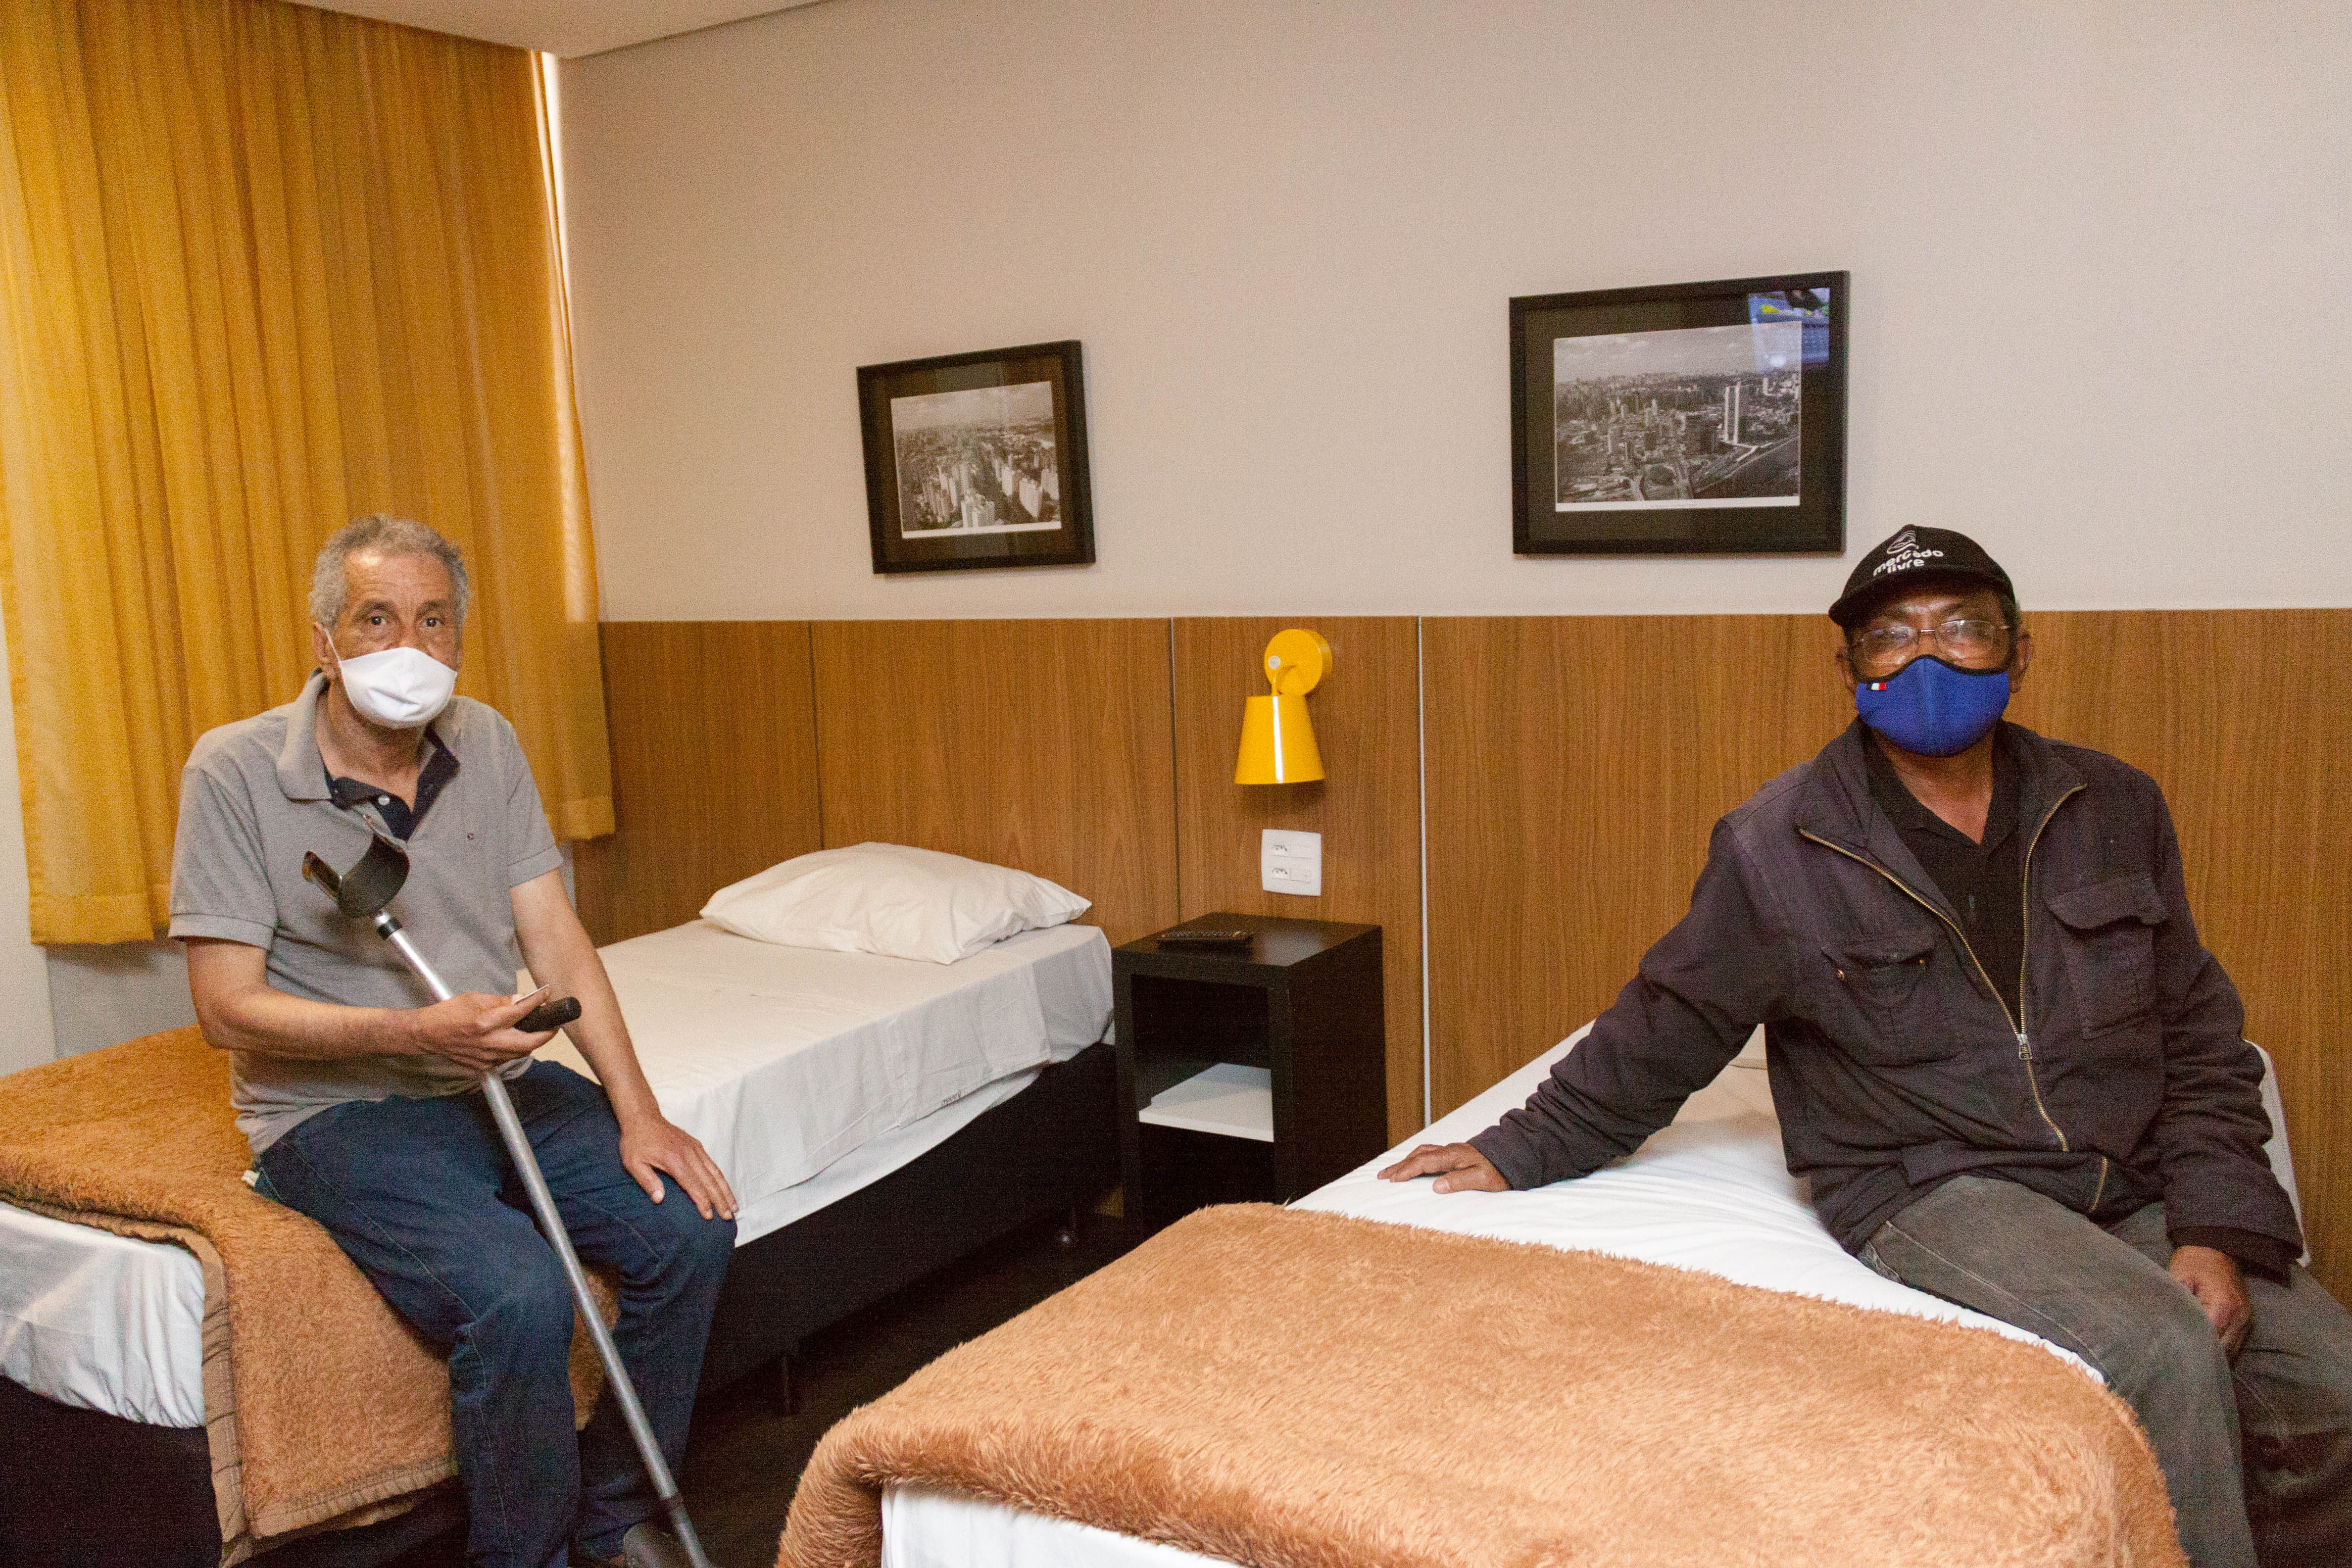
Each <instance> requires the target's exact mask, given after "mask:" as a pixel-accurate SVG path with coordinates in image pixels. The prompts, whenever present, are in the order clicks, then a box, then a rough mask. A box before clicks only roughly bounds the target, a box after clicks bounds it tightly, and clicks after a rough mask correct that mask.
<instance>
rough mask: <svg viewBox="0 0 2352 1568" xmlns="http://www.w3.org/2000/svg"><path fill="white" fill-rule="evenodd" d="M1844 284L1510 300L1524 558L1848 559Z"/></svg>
mask: <svg viewBox="0 0 2352 1568" xmlns="http://www.w3.org/2000/svg"><path fill="white" fill-rule="evenodd" d="M1848 308H1849V299H1848V290H1847V283H1846V275H1845V274H1844V273H1843V272H1805V273H1793V274H1790V275H1788V276H1785V277H1779V278H1740V279H1729V280H1727V281H1724V282H1718V283H1675V284H1669V285H1665V286H1662V287H1658V288H1650V289H1604V290H1601V291H1599V292H1594V293H1584V294H1545V295H1538V296H1533V297H1529V298H1526V299H1517V300H1512V301H1511V499H1512V508H1513V510H1512V519H1511V547H1512V549H1513V550H1514V551H1515V552H1517V553H1518V554H1521V555H1643V554H1648V555H1661V554H1759V555H1761V554H1781V553H1790V554H1793V553H1803V552H1827V553H1831V554H1835V553H1838V552H1843V550H1844V548H1845V360H1846V348H1845V319H1846V311H1847V310H1848Z"/></svg>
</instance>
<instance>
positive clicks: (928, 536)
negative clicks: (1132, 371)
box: [857, 339, 1095, 573]
mask: <svg viewBox="0 0 2352 1568" xmlns="http://www.w3.org/2000/svg"><path fill="white" fill-rule="evenodd" d="M857 406H858V419H859V425H860V428H861V431H862V433H863V436H864V438H865V447H866V520H867V527H868V531H869V533H870V535H871V538H872V542H873V548H874V570H875V571H876V572H877V573H900V572H971V571H984V570H988V569H991V568H996V567H1007V566H1086V565H1091V564H1093V563H1094V558H1095V533H1094V503H1093V497H1092V494H1091V491H1090V489H1089V487H1088V481H1087V398H1086V381H1085V374H1084V366H1083V363H1082V356H1081V354H1080V352H1079V346H1078V342H1077V341H1076V339H1069V340H1066V341H1064V342H1052V343H1028V344H1024V345H1023V346H1021V347H1018V348H1008V349H983V350H981V351H979V352H977V353H959V354H941V355H939V356H937V357H934V358H931V359H914V360H899V361H898V362H896V363H890V364H868V365H860V366H858V367H857Z"/></svg>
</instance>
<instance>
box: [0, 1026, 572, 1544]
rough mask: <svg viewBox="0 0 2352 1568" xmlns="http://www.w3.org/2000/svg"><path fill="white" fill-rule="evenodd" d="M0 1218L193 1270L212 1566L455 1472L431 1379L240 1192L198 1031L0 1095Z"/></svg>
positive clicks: (223, 1065) (315, 1230) (217, 1062)
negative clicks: (120, 1244) (38, 1220)
mask: <svg viewBox="0 0 2352 1568" xmlns="http://www.w3.org/2000/svg"><path fill="white" fill-rule="evenodd" d="M0 1129H5V1132H4V1133H0V1199H5V1201H6V1202H9V1203H12V1204H15V1205H17V1206H19V1207H22V1208H27V1209H32V1210H35V1211H37V1212H38V1213H41V1214H46V1215H52V1216H53V1217H56V1218H58V1219H66V1220H72V1221H75V1222H77V1223H79V1224H83V1225H89V1226H98V1227H100V1228H101V1229H105V1230H110V1231H114V1232H116V1233H117V1234H119V1235H123V1236H133V1237H142V1238H144V1239H148V1240H156V1241H169V1242H173V1243H176V1244H177V1245H179V1246H181V1247H186V1248H187V1249H188V1250H189V1251H190V1252H193V1253H194V1254H195V1256H196V1258H197V1261H198V1262H200V1263H201V1264H202V1265H203V1266H204V1275H205V1324H204V1355H205V1361H204V1384H205V1434H206V1437H207V1439H208V1443H209V1447H210V1448H211V1450H212V1461H213V1495H214V1499H215V1502H216V1504H217V1505H218V1508H219V1511H220V1530H221V1541H222V1554H221V1560H222V1562H223V1563H236V1562H238V1561H240V1560H242V1559H243V1558H245V1557H247V1556H250V1555H251V1554H252V1553H253V1552H254V1551H255V1550H256V1549H257V1547H263V1546H270V1545H275V1544H277V1541H276V1540H275V1539H272V1538H280V1537H285V1536H288V1535H290V1534H293V1533H296V1532H300V1531H310V1530H312V1529H315V1528H321V1527H327V1526H341V1525H354V1524H364V1523H367V1522H369V1521H372V1520H375V1519H381V1518H385V1517H388V1516H389V1515H391V1514H394V1513H398V1512H400V1511H402V1510H404V1509H405V1508H406V1507H408V1506H409V1505H410V1503H411V1502H412V1501H413V1499H412V1498H411V1497H410V1496H409V1495H408V1494H411V1493H414V1492H415V1491H416V1490H417V1489H420V1488H423V1487H427V1486H430V1485H432V1484H433V1483H434V1482H436V1481H438V1480H442V1479H445V1478H447V1477H449V1476H453V1475H455V1474H456V1473H457V1466H456V1462H455V1461H454V1459H453V1458H451V1456H450V1451H449V1375H448V1369H447V1367H446V1364H445V1363H443V1362H442V1360H441V1358H440V1357H439V1356H438V1355H436V1353H435V1352H434V1351H433V1350H432V1348H431V1347H430V1346H429V1345H427V1344H425V1342H423V1341H421V1340H420V1339H418V1338H417V1337H416V1335H415V1333H413V1332H412V1331H410V1330H409V1328H408V1326H407V1325H406V1324H405V1323H404V1322H403V1321H401V1319H400V1318H399V1316H398V1315H397V1314H395V1313H394V1311H393V1310H392V1309H391V1308H390V1307H388V1306H386V1305H385V1304H384V1301H383V1298H382V1297H380V1296H378V1295H377V1294H376V1292H375V1288H374V1287H373V1286H372V1285H370V1284H369V1283H368V1282H367V1279H366V1277H365V1276H364V1275H362V1273H361V1272H360V1271H359V1269H358V1268H355V1267H353V1266H352V1262H351V1260H350V1259H349V1258H345V1257H344V1256H343V1254H342V1252H341V1250H340V1249H339V1248H338V1247H336V1246H335V1244H334V1243H333V1242H332V1241H331V1240H330V1239H329V1238H328V1236H327V1233H326V1232H325V1231H323V1230H321V1229H320V1228H319V1226H316V1225H314V1224H313V1223H311V1222H310V1220H308V1219H305V1218H303V1217H302V1216H301V1215H299V1214H296V1213H295V1212H294V1211H293V1210H291V1209H289V1208H285V1207H283V1206H281V1205H278V1204H275V1203H272V1202H270V1201H269V1200H268V1199H267V1198H264V1197H261V1196H259V1195H257V1194H255V1193H254V1192H253V1191H252V1190H251V1189H250V1188H248V1187H247V1185H246V1184H245V1183H244V1181H243V1180H242V1179H241V1177H242V1173H244V1171H245V1170H246V1168H247V1165H249V1164H250V1163H251V1158H250V1154H249V1152H248V1151H247V1147H246V1142H245V1137H244V1135H243V1134H242V1133H240V1132H238V1131H237V1130H236V1121H235V1118H234V1116H233V1115H232V1113H231V1112H230V1110H229V1103H228V1058H227V1056H226V1053H224V1052H220V1051H216V1050H214V1049H213V1048H212V1047H209V1046H207V1045H205V1042H204V1037H203V1036H202V1035H201V1034H200V1033H199V1032H198V1031H196V1030H195V1029H193V1028H189V1029H175V1030H173V1031H171V1032H170V1033H168V1034H162V1035H150V1036H148V1037H146V1038H145V1039H141V1040H133V1041H131V1042H130V1043H129V1044H127V1045H121V1046H115V1047H111V1048H110V1049H107V1050H103V1051H93V1052H90V1053H89V1054H88V1055H86V1056H79V1057H69V1058H66V1059H65V1060H63V1061H58V1062H51V1063H49V1064H47V1065H46V1066H43V1067H37V1068H27V1069H26V1070H25V1071H23V1072H18V1073H14V1074H11V1075H9V1076H8V1077H6V1078H0ZM610 1307H611V1303H610V1302H608V1303H607V1309H608V1310H607V1315H608V1316H610V1315H611V1313H610ZM572 1352H573V1353H572V1391H573V1394H574V1395H575V1397H577V1398H579V1399H581V1400H582V1401H583V1407H584V1405H585V1404H586V1403H589V1402H593V1399H594V1397H595V1394H596V1391H597V1389H598V1386H599V1384H600V1373H599V1369H598V1368H597V1365H596V1362H595V1357H594V1354H593V1350H591V1349H589V1347H588V1345H587V1342H586V1339H585V1336H584V1335H583V1336H581V1337H580V1339H579V1341H578V1342H575V1344H574V1345H573V1347H572Z"/></svg>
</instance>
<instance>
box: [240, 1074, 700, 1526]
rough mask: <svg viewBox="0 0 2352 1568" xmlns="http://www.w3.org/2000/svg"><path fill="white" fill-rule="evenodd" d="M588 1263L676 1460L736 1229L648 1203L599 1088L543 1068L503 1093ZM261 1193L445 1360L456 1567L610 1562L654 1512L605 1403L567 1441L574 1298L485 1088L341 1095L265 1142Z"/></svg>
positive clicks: (681, 1199)
mask: <svg viewBox="0 0 2352 1568" xmlns="http://www.w3.org/2000/svg"><path fill="white" fill-rule="evenodd" d="M507 1090H508V1093H509V1095H510V1096H511V1097H512V1098H513V1100H514V1105H515V1110H516V1113H517V1114H518V1115H519V1116H520V1118H521V1120H522V1125H523V1131H524V1132H525V1134H526V1135H527V1136H528V1137H529V1138H530V1146H531V1148H532V1150H533V1151H534V1152H536V1153H537V1154H538V1156H539V1163H540V1169H541V1171H543V1172H544V1173H546V1176H547V1184H548V1186H549V1188H550V1189H551V1190H552V1191H553V1193H554V1194H555V1204H556V1208H557V1210H558V1212H560V1213H561V1214H562V1216H563V1225H564V1228H565V1229H566V1230H567V1231H569V1232H570V1233H571V1236H572V1245H573V1247H575V1248H577V1249H578V1251H579V1253H580V1256H581V1258H582V1259H583V1261H584V1262H587V1263H591V1264H602V1265H604V1266H606V1267H608V1268H611V1269H613V1270H614V1272H615V1273H616V1274H618V1276H619V1277H620V1281H621V1321H620V1322H619V1324H618V1325H617V1326H616V1327H615V1328H614V1331H613V1339H614V1343H615V1344H616V1345H618V1347H619V1349H620V1352H621V1360H622V1363H623V1364H624V1365H625V1366H626V1367H627V1368H628V1369H629V1375H630V1378H631V1380H632V1381H634V1382H635V1384H636V1388H637V1396H638V1398H639V1399H641V1400H642V1401H643V1402H644V1404H645V1407H646V1416H647V1417H648V1418H649V1419H650V1420H651V1422H652V1423H653V1429H654V1433H655V1436H656V1437H657V1438H658V1439H659V1441H660V1443H661V1447H662V1453H663V1456H664V1457H665V1458H667V1459H668V1461H669V1464H670V1468H672V1470H673V1471H675V1470H676V1468H677V1465H678V1462H679V1460H680V1459H681V1458H683V1457H684V1455H685V1451H686V1432H687V1425H688V1421H689V1420H690V1418H691V1417H692V1415H693V1414H694V1385H695V1380H696V1376H697V1374H698V1372H699V1371H700V1369H701V1365H702V1347H703V1342H704V1341H705V1340H706V1339H707V1338H708V1337H709V1332H710V1313H711V1309H712V1308H713V1307H715V1306H716V1305H717V1304H718V1300H719V1283H720V1281H721V1280H723V1279H725V1278H726V1276H727V1263H728V1259H729V1258H730V1256H731V1255H732V1253H733V1251H734V1246H735V1222H734V1221H732V1220H728V1219H704V1218H703V1217H702V1216H701V1215H699V1214H698V1213H696V1212H695V1207H694V1204H693V1202H692V1200H690V1199H689V1198H688V1197H687V1195H686V1194H685V1193H684V1192H682V1191H681V1190H679V1188H678V1185H677V1183H676V1182H675V1181H668V1182H665V1183H664V1187H665V1189H666V1191H665V1193H664V1195H663V1201H662V1202H660V1203H658V1204H656V1203H655V1202H654V1201H653V1200H652V1199H650V1198H648V1197H646V1194H645V1191H644V1189H643V1188H641V1187H639V1186H638V1185H637V1184H636V1182H635V1180H634V1179H632V1178H631V1177H630V1175H629V1173H627V1172H626V1171H624V1170H623V1169H622V1168H621V1157H620V1126H619V1124H618V1123H617V1122H616V1121H614V1117H613V1108H612V1106H611V1104H610V1103H609V1102H608V1101H607V1100H605V1098H604V1090H603V1089H600V1088H598V1087H597V1086H596V1085H595V1084H593V1083H592V1082H590V1081H589V1080H588V1079H584V1078H583V1077H581V1076H580V1075H579V1074H578V1073H575V1072H572V1070H570V1069H569V1068H563V1067H561V1066H558V1065H557V1064H555V1063H553V1062H534V1063H532V1064H531V1066H530V1069H529V1070H528V1071H526V1072H524V1073H523V1074H521V1075H520V1077H518V1078H516V1079H513V1080H512V1081H511V1082H509V1084H508V1085H507ZM258 1164H259V1172H260V1175H259V1179H258V1181H257V1185H256V1190H257V1191H258V1192H260V1193H261V1194H264V1195H265V1196H268V1197H273V1198H276V1199H277V1200H278V1202H280V1203H282V1204H285V1205H288V1206H289V1207H290V1208H293V1209H296V1210H298V1211H299V1212H300V1213H302V1214H305V1215H309V1216H310V1218H312V1219H314V1220H316V1221H318V1222H319V1224H320V1225H321V1226H325V1227H326V1230H327V1234H329V1235H330V1236H331V1237H334V1238H335V1244H336V1245H337V1246H338V1247H341V1248H342V1249H343V1251H344V1252H345V1253H346V1254H347V1255H348V1256H349V1257H350V1258H351V1260H352V1262H353V1263H356V1264H358V1265H359V1267H360V1268H361V1270H362V1272H364V1273H365V1274H366V1275H367V1277H368V1279H370V1281H372V1282H373V1284H374V1286H375V1288H376V1289H377V1290H378V1291H380V1292H382V1293H383V1298H384V1300H386V1301H389V1302H390V1303H391V1304H392V1306H393V1308H394V1310H396V1311H398V1312H399V1313H400V1315H401V1316H402V1317H404V1318H405V1319H407V1320H408V1321H409V1322H410V1323H411V1324H412V1325H414V1326H415V1329H416V1331H418V1332H419V1333H421V1334H423V1335H424V1336H425V1338H426V1339H427V1340H429V1341H431V1342H433V1343H434V1344H436V1345H439V1346H442V1347H444V1348H445V1349H446V1351H447V1352H448V1355H449V1414H450V1426H451V1429H452V1432H453V1435H454V1436H455V1439H456V1445H457V1471H458V1475H459V1478H460V1479H461V1481H462V1483H463V1485H464V1487H465V1489H466V1501H467V1509H468V1510H469V1513H470V1517H471V1526H470V1533H469V1535H468V1538H467V1557H468V1559H469V1560H470V1561H471V1562H473V1563H477V1564H482V1565H485V1568H490V1565H496V1568H563V1564H564V1563H565V1561H566V1557H567V1553H568V1549H569V1548H570V1547H571V1546H572V1545H574V1544H576V1545H578V1546H579V1547H580V1548H581V1549H582V1550H583V1551H585V1552H590V1553H592V1554H594V1555H596V1556H600V1557H609V1556H616V1555H618V1554H619V1552H620V1540H621V1536H622V1533H623V1532H624V1531H626V1530H627V1529H628V1528H629V1526H631V1525H633V1524H635V1523H636V1522H637V1521H640V1520H643V1519H646V1518H648V1517H650V1516H651V1515H652V1514H653V1513H654V1512H655V1509H656V1505H655V1501H654V1495H653V1489H652V1487H651V1486H650V1484H649V1483H648V1482H647V1481H646V1476H645V1471H644V1468H643V1467H642V1465H641V1464H640V1463H639V1461H638V1458H637V1451H636V1447H635V1444H633V1443H632V1442H631V1441H630V1439H629V1432H628V1427H627V1426H626V1425H625V1423H624V1422H623V1421H622V1419H621V1414H620V1410H619V1407H618V1406H617V1405H614V1402H613V1400H612V1398H611V1396H610V1395H609V1394H607V1395H606V1396H605V1397H604V1398H603V1399H600V1400H599V1401H598V1402H597V1405H596V1411H595V1414H594V1415H593V1417H592V1418H591V1419H590V1421H589V1423H588V1425H587V1426H586V1428H585V1429H584V1430H582V1431H580V1432H579V1434H578V1436H577V1437H576V1438H575V1437H574V1435H573V1415H572V1388H571V1384H570V1381H569V1378H568V1376H567V1373H566V1368H567V1365H568V1363H569V1360H570V1353H571V1346H572V1292H571V1289H570V1288H569V1287H568V1286H567V1285H566V1284H565V1282H564V1279H563V1269H562V1265H561V1264H559V1263H558V1262H557V1261H556V1258H555V1253H554V1250H553V1249H552V1248H551V1247H549V1246H548V1245H547V1242H546V1240H545V1239H544V1238H543V1237H541V1235H540V1233H539V1227H538V1226H537V1225H536V1224H535V1223H534V1222H533V1220H532V1218H531V1215H530V1199H529V1198H528V1197H527V1196H526V1195H525V1194H524V1192H523V1187H522V1182H521V1179H520V1177H518V1176H517V1175H516V1174H515V1173H514V1170H513V1167H512V1165H511V1163H509V1161H508V1159H507V1153H506V1146H505V1145H504V1144H503V1143H501V1142H499V1134H498V1129H497V1127H496V1125H495V1124H493V1123H492V1121H490V1113H489V1107H488V1104H487V1103H486V1102H485V1101H484V1100H483V1098H482V1096H481V1094H480V1092H479V1091H476V1092H473V1093H469V1094H460V1095H453V1096H450V1097H448V1098H446V1099H437V1100H406V1099H397V1098H395V1099H392V1100H374V1101H365V1100H361V1101H352V1102H351V1103H348V1104H343V1105H338V1106H335V1107H333V1108H331V1109H330V1110H322V1111H320V1113H319V1114H318V1115H316V1116H313V1117H311V1118H310V1120H309V1121H304V1122H302V1123H301V1124H300V1125H299V1126H298V1127H296V1128H295V1129H294V1130H293V1131H291V1132H289V1133H288V1134H286V1135H285V1136H284V1137H282V1138H280V1139H279V1140H278V1142H275V1143H273V1144H271V1145H270V1146H269V1148H268V1151H267V1152H264V1153H263V1155H262V1157H261V1159H260V1161H259V1163H258Z"/></svg>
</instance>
